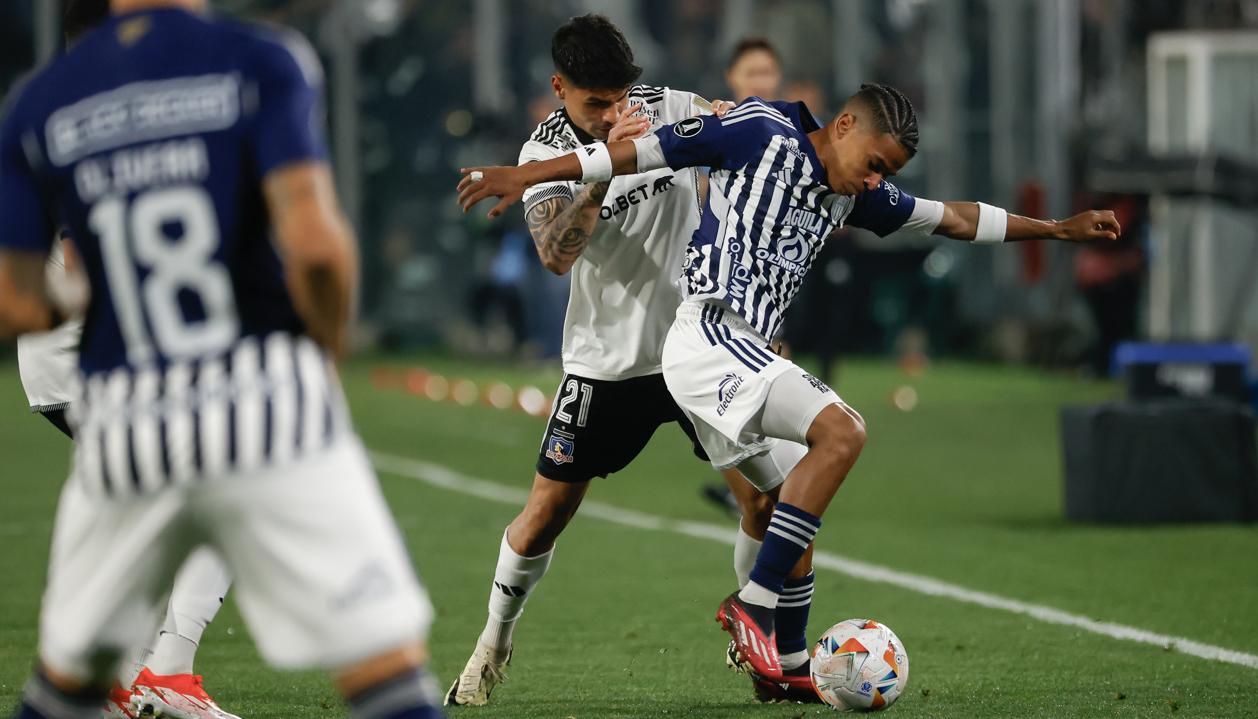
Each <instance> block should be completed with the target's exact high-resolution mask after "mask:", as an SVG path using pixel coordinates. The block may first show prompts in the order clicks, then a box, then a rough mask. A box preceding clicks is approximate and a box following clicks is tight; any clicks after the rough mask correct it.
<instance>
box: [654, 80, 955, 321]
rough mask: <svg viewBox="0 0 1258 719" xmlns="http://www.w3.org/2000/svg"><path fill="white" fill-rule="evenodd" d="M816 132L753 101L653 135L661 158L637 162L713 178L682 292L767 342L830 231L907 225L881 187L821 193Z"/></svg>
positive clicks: (896, 197)
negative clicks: (735, 318)
mask: <svg viewBox="0 0 1258 719" xmlns="http://www.w3.org/2000/svg"><path fill="white" fill-rule="evenodd" d="M816 129H818V125H817V122H816V120H815V119H813V117H812V114H811V113H810V112H809V111H808V108H806V107H805V106H804V105H803V103H786V102H766V101H764V100H761V99H760V98H756V97H752V98H748V99H746V100H744V101H743V102H742V103H740V104H739V105H738V107H737V108H735V109H733V110H731V111H730V112H728V113H726V115H725V117H724V118H716V117H711V116H708V117H695V118H690V119H688V120H683V121H681V122H678V123H676V124H674V125H671V126H668V127H664V128H662V129H660V130H659V131H657V132H656V133H655V137H656V138H658V141H659V147H658V151H659V152H662V155H663V157H662V158H659V157H655V158H644V157H642V156H640V157H639V166H643V163H644V161H645V162H646V164H647V166H650V165H651V163H652V162H653V161H655V162H658V161H660V160H661V159H662V161H663V163H665V164H667V165H668V166H669V167H672V168H673V169H679V168H682V167H694V166H700V167H710V168H711V169H712V172H711V174H710V175H709V177H710V182H709V191H708V204H707V207H706V208H705V210H704V213H703V217H702V219H701V221H700V224H699V228H698V229H697V230H695V232H694V235H693V237H692V239H691V241H690V246H689V248H688V249H687V251H686V258H685V262H684V270H683V277H682V281H683V284H684V288H683V289H684V291H685V293H686V295H687V296H688V297H690V298H694V299H712V300H715V301H718V302H722V303H724V304H726V305H728V306H729V308H730V309H731V310H733V311H734V312H735V313H737V314H738V315H739V316H741V317H742V318H743V319H744V320H746V321H747V323H748V324H749V325H750V326H751V327H752V328H753V329H755V331H756V332H758V333H760V335H762V336H763V337H764V338H765V339H766V340H767V339H771V338H772V337H773V336H774V335H775V334H777V332H778V330H779V329H780V328H781V325H782V318H783V313H785V312H786V308H787V307H788V306H789V305H790V303H791V300H792V298H794V296H795V294H796V293H797V292H798V291H799V287H800V285H801V283H802V282H803V279H804V276H805V275H806V274H807V273H808V269H809V267H811V266H812V262H813V258H814V257H816V255H817V253H818V251H819V250H820V249H821V246H822V244H823V243H824V242H825V239H826V237H827V236H828V235H829V234H830V233H831V232H832V231H833V230H834V229H836V228H838V227H840V226H841V225H843V224H849V225H853V226H856V227H863V228H866V229H869V230H872V231H874V232H876V233H878V234H879V235H886V234H889V233H891V232H894V231H895V230H897V229H899V228H900V227H902V226H904V225H905V223H906V222H908V221H909V219H910V216H912V215H913V210H914V204H915V200H914V198H913V197H912V196H910V195H909V194H907V193H905V192H902V191H900V189H899V188H897V187H896V186H895V185H893V184H891V183H889V182H883V183H882V184H881V185H880V186H879V187H878V188H877V189H875V190H873V191H870V192H864V193H861V194H860V195H855V196H852V195H839V194H836V193H835V192H834V191H833V190H832V189H830V187H829V186H828V185H827V184H826V176H825V169H824V168H823V167H822V166H821V161H820V160H819V159H818V157H817V154H816V151H815V149H814V148H813V145H812V142H811V141H810V140H809V139H808V136H807V133H809V132H811V131H813V130H816ZM639 142H640V141H639ZM648 151H650V152H655V150H654V149H653V148H648ZM643 152H644V150H643V146H642V145H640V149H639V153H640V155H641V153H643ZM937 221H938V220H937V219H936V222H937Z"/></svg>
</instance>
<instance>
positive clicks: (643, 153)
mask: <svg viewBox="0 0 1258 719" xmlns="http://www.w3.org/2000/svg"><path fill="white" fill-rule="evenodd" d="M633 149H634V150H636V151H637V153H638V172H650V171H651V170H658V169H660V168H662V167H667V166H668V161H667V160H665V159H664V150H663V148H661V147H660V138H659V137H658V136H657V135H656V134H655V133H654V132H648V133H647V134H646V135H644V136H642V137H639V138H638V139H636V140H634V141H633Z"/></svg>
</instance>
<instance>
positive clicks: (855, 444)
mask: <svg viewBox="0 0 1258 719" xmlns="http://www.w3.org/2000/svg"><path fill="white" fill-rule="evenodd" d="M865 439H866V432H865V421H864V419H863V418H862V417H861V416H860V415H859V414H857V412H856V411H855V410H850V409H847V408H846V406H844V407H840V406H839V405H830V406H828V407H826V408H825V409H824V410H822V411H821V413H820V414H818V415H817V417H816V419H814V420H813V423H812V426H811V427H810V428H809V430H808V447H809V451H810V452H818V453H821V454H822V455H824V456H826V457H827V458H828V459H829V460H830V461H831V463H833V464H835V465H836V466H838V467H842V468H844V469H846V468H848V467H851V466H852V465H853V464H855V463H856V459H857V458H858V457H859V456H860V453H861V450H862V449H864V447H865Z"/></svg>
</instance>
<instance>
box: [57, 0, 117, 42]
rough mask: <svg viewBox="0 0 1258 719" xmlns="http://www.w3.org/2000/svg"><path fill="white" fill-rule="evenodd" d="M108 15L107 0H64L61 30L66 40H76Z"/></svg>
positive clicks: (103, 20)
mask: <svg viewBox="0 0 1258 719" xmlns="http://www.w3.org/2000/svg"><path fill="white" fill-rule="evenodd" d="M108 17H109V0H64V2H63V3H62V12H61V32H62V33H63V34H64V35H65V36H66V40H67V41H68V42H74V41H75V40H78V39H79V37H80V36H82V35H83V34H85V33H86V32H87V31H89V30H92V29H94V28H95V27H96V26H98V25H100V24H101V23H103V22H105V20H106V19H107V18H108Z"/></svg>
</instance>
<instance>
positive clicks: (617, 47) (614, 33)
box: [550, 13, 642, 90]
mask: <svg viewBox="0 0 1258 719" xmlns="http://www.w3.org/2000/svg"><path fill="white" fill-rule="evenodd" d="M550 56H551V58H552V59H554V61H555V69H556V70H558V71H559V74H560V75H563V76H564V77H565V78H567V79H568V80H571V81H572V83H573V84H575V85H576V86H577V87H580V88H584V89H586V90H619V89H621V88H625V87H629V86H630V85H632V84H633V83H634V82H635V81H637V79H638V77H639V76H641V75H642V68H640V67H638V66H637V65H634V64H633V50H631V49H630V48H629V43H628V42H626V41H625V36H624V35H622V34H620V30H619V29H617V28H616V26H615V25H613V24H612V23H611V21H610V20H608V19H607V18H606V17H603V16H602V15H595V14H593V13H591V14H589V15H582V16H580V17H574V18H572V19H570V20H568V22H566V23H564V24H563V25H560V26H559V29H558V30H556V31H555V35H554V37H553V38H552V39H551V41H550Z"/></svg>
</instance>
